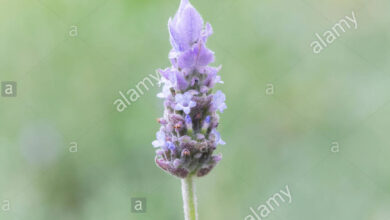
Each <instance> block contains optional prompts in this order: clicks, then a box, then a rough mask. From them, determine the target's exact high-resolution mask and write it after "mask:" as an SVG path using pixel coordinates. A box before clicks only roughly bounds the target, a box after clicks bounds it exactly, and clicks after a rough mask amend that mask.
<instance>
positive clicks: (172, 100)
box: [153, 0, 227, 220]
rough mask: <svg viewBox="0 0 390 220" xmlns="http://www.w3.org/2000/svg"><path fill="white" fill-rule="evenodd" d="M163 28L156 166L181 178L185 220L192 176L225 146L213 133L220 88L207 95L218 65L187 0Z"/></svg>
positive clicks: (192, 200) (191, 206)
mask: <svg viewBox="0 0 390 220" xmlns="http://www.w3.org/2000/svg"><path fill="white" fill-rule="evenodd" d="M168 29H169V34H170V42H171V45H172V50H171V51H170V52H169V56H168V57H169V59H170V61H171V64H172V66H171V67H168V68H165V69H163V70H162V69H160V70H159V72H160V74H161V76H162V77H161V82H160V83H161V84H164V86H163V89H162V92H161V93H159V94H158V95H157V97H159V98H163V99H165V101H164V107H165V110H164V116H163V117H162V118H160V119H159V120H158V122H159V123H160V124H161V128H160V130H159V131H158V132H157V134H156V137H157V140H155V141H153V146H154V147H155V148H157V151H156V154H157V156H156V158H155V161H156V164H157V165H158V166H159V167H160V168H161V169H163V170H164V171H166V172H168V173H169V174H172V175H174V176H176V177H179V178H182V193H183V202H184V213H185V219H186V220H197V219H198V218H197V210H196V196H195V186H194V183H193V180H192V177H193V176H198V177H202V176H205V175H207V174H208V173H209V172H210V171H211V170H212V169H213V168H214V167H215V166H216V165H217V163H218V162H219V161H220V160H221V159H222V156H221V155H214V154H213V152H214V150H215V149H216V148H217V145H219V144H221V145H223V144H225V142H224V141H223V140H222V139H221V136H220V134H219V132H218V131H217V127H218V123H219V122H218V121H219V115H218V114H217V111H219V112H221V113H222V112H223V111H224V110H225V109H226V108H227V106H226V104H225V95H224V94H223V93H222V92H221V91H217V92H216V93H214V94H213V93H212V89H213V87H214V85H215V84H216V83H223V82H222V81H221V77H220V76H219V75H218V72H219V71H220V69H221V67H211V66H209V64H210V63H213V62H214V52H213V51H211V50H209V49H208V48H207V47H206V42H207V38H208V37H209V36H210V35H211V34H212V33H213V29H212V27H211V25H210V24H209V23H206V25H205V24H204V22H203V19H202V16H201V15H200V14H199V13H198V12H197V11H196V9H195V8H194V7H193V6H192V5H191V3H190V2H189V0H181V3H180V7H179V10H178V11H177V12H176V15H175V16H174V17H173V19H172V18H170V19H169V21H168Z"/></svg>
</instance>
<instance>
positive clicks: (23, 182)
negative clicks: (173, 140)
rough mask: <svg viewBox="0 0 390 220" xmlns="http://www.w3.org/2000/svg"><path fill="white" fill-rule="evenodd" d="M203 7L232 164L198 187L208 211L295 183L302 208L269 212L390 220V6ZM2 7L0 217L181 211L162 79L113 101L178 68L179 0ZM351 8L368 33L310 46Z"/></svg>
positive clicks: (37, 1) (258, 199)
mask: <svg viewBox="0 0 390 220" xmlns="http://www.w3.org/2000/svg"><path fill="white" fill-rule="evenodd" d="M192 3H193V5H194V6H195V7H196V8H197V9H198V10H199V12H200V13H201V14H202V15H203V18H204V20H205V21H209V22H210V23H211V24H212V25H213V27H214V32H215V34H214V35H213V36H212V37H211V38H210V40H209V42H208V46H209V48H210V49H212V50H214V51H215V53H216V57H217V59H216V63H215V65H219V64H222V65H223V69H222V71H221V76H222V79H223V81H224V82H225V84H224V85H218V89H221V90H223V91H224V92H225V93H226V95H227V105H228V109H227V110H226V111H225V113H224V114H222V115H221V121H220V122H221V124H220V132H221V134H222V137H223V139H224V140H225V141H226V142H227V145H225V146H220V147H219V149H218V151H219V152H222V153H223V155H224V158H223V160H222V161H221V163H220V164H219V165H218V166H217V167H216V168H215V169H214V171H213V172H211V174H209V175H208V176H206V177H204V178H202V179H197V180H196V184H197V194H198V201H199V215H200V219H202V220H206V219H207V220H209V219H221V220H222V219H244V218H245V216H247V215H249V214H250V210H249V207H257V206H258V205H260V204H263V203H264V202H265V201H266V200H267V199H268V198H269V197H270V196H271V195H273V194H274V193H276V192H278V191H279V190H280V189H283V188H284V186H285V185H288V186H289V188H290V190H291V193H292V203H291V204H282V205H281V206H280V207H278V208H276V209H275V211H273V212H272V213H271V215H270V216H269V217H268V218H267V219H270V220H293V219H297V220H298V219H299V220H301V219H318V220H322V219H323V220H329V219H348V220H349V219H351V220H352V219H353V220H359V219H361V220H387V219H390V209H389V207H390V188H389V186H390V175H389V172H390V160H389V156H390V148H389V144H390V140H389V134H388V132H389V130H390V116H389V114H390V105H389V104H390V102H389V101H390V87H389V85H390V75H389V70H390V65H389V60H390V54H389V49H390V43H389V40H390V38H389V36H390V35H389V34H390V32H389V31H390V30H389V27H390V14H389V9H390V2H389V1H388V0H371V1H368V0H344V1H339V0H292V1H282V0H273V1H271V0H267V1H265V0H263V1H257V0H241V1H236V0H224V1H207V0H193V1H192ZM0 5H1V7H0V33H1V34H0V48H1V51H0V81H16V82H17V97H14V98H5V97H0V173H1V176H0V208H1V205H4V204H5V203H4V202H5V201H9V203H10V210H9V211H4V210H2V209H0V219H5V220H24V219H30V220H43V219H44V220H46V219H47V220H49V219H50V220H51V219H58V220H65V219H66V220H71V219H72V220H73V219H82V220H97V219H102V220H103V219H134V220H138V219H139V220H143V219H151V220H159V219H164V220H165V219H169V220H171V219H183V211H182V199H181V192H180V181H179V180H178V179H176V178H173V177H170V176H168V175H167V174H165V173H164V172H162V171H161V170H160V169H159V168H157V167H156V166H155V164H154V155H155V153H154V149H153V147H152V145H151V142H152V141H153V140H154V138H155V132H156V131H157V130H158V128H159V125H158V124H157V123H156V121H155V118H157V117H160V116H161V115H162V112H163V105H162V101H161V100H160V99H157V98H156V94H157V93H158V91H159V90H160V88H158V86H155V87H153V88H151V89H150V90H149V91H147V92H146V93H145V94H144V95H142V96H141V97H140V98H139V100H138V101H137V102H135V103H133V104H132V105H131V106H130V107H128V108H127V109H126V110H125V111H124V112H122V113H119V112H117V111H116V110H115V106H114V105H113V102H114V101H115V100H116V99H117V98H119V93H118V92H119V91H120V90H121V91H127V90H128V89H130V88H134V87H135V85H136V84H137V83H138V82H139V81H140V80H142V79H143V78H144V77H146V76H147V75H148V74H154V72H155V69H157V68H164V67H167V66H169V61H168V59H167V54H168V52H169V50H170V45H169V39H168V32H167V20H168V18H169V17H170V16H173V15H174V13H175V12H176V10H177V8H178V5H179V0H160V1H156V0H155V1H152V0H95V1H87V0H77V1H76V0H55V1H53V0H0ZM352 11H354V12H355V14H356V19H357V22H358V29H356V30H355V29H348V30H347V31H346V33H343V34H342V35H341V37H340V38H338V39H337V40H336V41H335V42H334V43H333V44H331V45H329V46H328V47H327V48H326V49H324V50H323V51H322V52H321V53H320V54H314V53H313V52H312V49H311V47H310V44H311V42H312V41H314V40H316V38H315V33H320V34H321V33H323V32H325V31H326V30H329V29H331V27H333V25H334V24H335V23H336V22H338V21H339V20H340V19H341V18H343V17H345V16H351V12H352ZM72 26H77V31H78V35H77V36H70V35H69V32H70V31H71V30H72V29H73V28H72ZM269 84H272V86H273V87H274V94H270V95H267V94H266V89H267V85H268V87H269V86H270V85H269ZM75 144H77V149H78V151H77V152H74V153H72V152H70V151H69V148H70V146H73V147H74V146H75ZM336 145H337V146H338V150H339V151H338V152H332V151H331V148H332V146H333V147H334V146H336ZM132 197H144V198H146V199H147V212H146V213H144V214H134V213H132V212H131V204H130V203H131V198H132Z"/></svg>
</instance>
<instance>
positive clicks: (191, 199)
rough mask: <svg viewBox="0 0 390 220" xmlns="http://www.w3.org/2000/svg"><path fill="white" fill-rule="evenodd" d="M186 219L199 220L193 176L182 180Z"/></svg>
mask: <svg viewBox="0 0 390 220" xmlns="http://www.w3.org/2000/svg"><path fill="white" fill-rule="evenodd" d="M181 192H182V194H183V207H184V217H185V220H198V212H197V204H196V195H195V185H194V181H193V179H192V176H188V177H187V178H185V179H182V180H181Z"/></svg>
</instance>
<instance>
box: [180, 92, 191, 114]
mask: <svg viewBox="0 0 390 220" xmlns="http://www.w3.org/2000/svg"><path fill="white" fill-rule="evenodd" d="M191 99H192V94H191V93H190V92H186V93H184V94H177V95H176V96H175V101H176V105H175V110H178V111H179V110H182V111H183V112H184V113H186V114H189V113H190V111H191V108H193V107H195V106H196V102H194V101H192V100H191Z"/></svg>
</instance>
